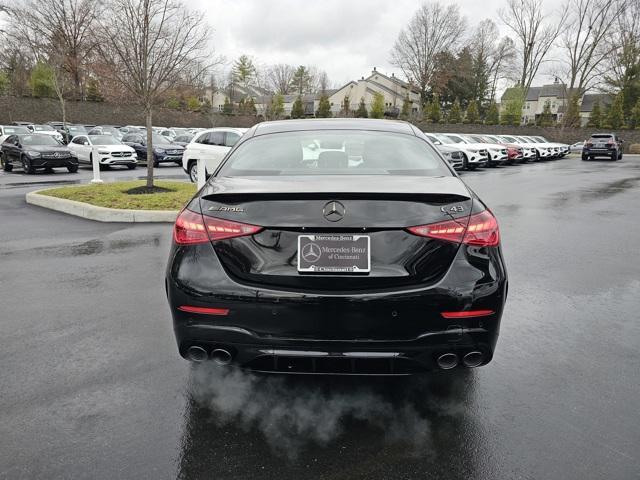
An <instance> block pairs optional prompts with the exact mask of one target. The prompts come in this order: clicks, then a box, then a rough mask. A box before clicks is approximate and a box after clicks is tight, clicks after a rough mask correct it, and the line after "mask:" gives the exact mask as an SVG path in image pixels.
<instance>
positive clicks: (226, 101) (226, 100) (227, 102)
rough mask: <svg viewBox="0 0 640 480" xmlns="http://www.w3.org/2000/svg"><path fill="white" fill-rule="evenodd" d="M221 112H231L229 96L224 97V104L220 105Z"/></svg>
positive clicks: (228, 113)
mask: <svg viewBox="0 0 640 480" xmlns="http://www.w3.org/2000/svg"><path fill="white" fill-rule="evenodd" d="M222 113H224V114H225V115H231V114H232V113H233V105H232V104H231V101H230V100H229V97H224V105H223V107H222Z"/></svg>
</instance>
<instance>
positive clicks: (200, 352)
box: [187, 345, 208, 362]
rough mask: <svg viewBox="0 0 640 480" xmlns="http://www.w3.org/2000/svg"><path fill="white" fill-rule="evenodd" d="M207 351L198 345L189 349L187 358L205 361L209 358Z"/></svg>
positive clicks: (194, 360)
mask: <svg viewBox="0 0 640 480" xmlns="http://www.w3.org/2000/svg"><path fill="white" fill-rule="evenodd" d="M207 357H208V355H207V351H206V350H205V349H204V348H202V347H198V346H196V345H194V346H192V347H189V348H188V349H187V358H188V359H189V360H191V361H192V362H204V361H205V360H206V359H207Z"/></svg>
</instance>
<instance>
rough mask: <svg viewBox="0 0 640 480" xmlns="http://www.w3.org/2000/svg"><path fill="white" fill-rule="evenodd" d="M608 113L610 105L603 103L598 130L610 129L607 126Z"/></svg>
mask: <svg viewBox="0 0 640 480" xmlns="http://www.w3.org/2000/svg"><path fill="white" fill-rule="evenodd" d="M609 112H611V104H610V103H607V102H604V107H603V108H602V114H601V117H600V128H611V125H609Z"/></svg>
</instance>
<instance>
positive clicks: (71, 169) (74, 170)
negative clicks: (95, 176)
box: [67, 165, 78, 173]
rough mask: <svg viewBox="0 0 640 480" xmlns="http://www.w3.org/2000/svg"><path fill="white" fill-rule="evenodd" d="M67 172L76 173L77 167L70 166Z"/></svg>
mask: <svg viewBox="0 0 640 480" xmlns="http://www.w3.org/2000/svg"><path fill="white" fill-rule="evenodd" d="M67 170H68V171H69V173H76V172H77V171H78V166H77V165H70V166H68V167H67Z"/></svg>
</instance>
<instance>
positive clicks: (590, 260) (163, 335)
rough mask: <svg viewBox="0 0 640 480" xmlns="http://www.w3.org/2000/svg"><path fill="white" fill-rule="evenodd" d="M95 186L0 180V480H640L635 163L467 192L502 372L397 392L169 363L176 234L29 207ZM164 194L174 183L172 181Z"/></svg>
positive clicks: (397, 382)
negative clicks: (488, 252)
mask: <svg viewBox="0 0 640 480" xmlns="http://www.w3.org/2000/svg"><path fill="white" fill-rule="evenodd" d="M144 173H145V172H144V171H143V170H135V171H128V170H118V171H116V170H111V171H107V172H103V174H102V176H103V178H105V179H107V180H109V179H113V178H119V179H132V178H138V177H142V176H143V175H144ZM90 176H91V172H90V171H89V170H87V169H81V171H80V172H79V173H77V174H68V173H66V172H65V173H61V172H60V173H55V174H51V175H49V174H38V175H30V176H27V175H23V174H21V173H20V174H18V173H12V174H6V173H4V172H0V215H1V216H2V218H3V225H2V228H1V229H0V265H1V269H0V275H1V276H0V278H1V280H0V282H1V284H2V288H1V290H0V312H2V313H1V317H2V321H1V323H0V324H1V326H2V335H1V336H0V344H1V346H0V358H1V365H2V370H1V373H0V384H1V385H2V388H1V391H2V395H0V477H1V478H11V479H19V478H29V479H36V478H43V479H44V478H47V479H48V478H94V479H102V478H104V479H107V478H108V479H112V478H176V477H178V478H185V479H186V478H216V479H233V478H283V479H286V478H291V479H300V478H325V479H354V478H406V479H412V478H433V479H437V478H443V479H445V478H446V479H458V478H459V479H470V478H474V479H497V478H522V479H542V478H576V479H602V478H607V479H630V478H637V477H638V476H639V475H640V455H639V453H638V452H639V449H638V444H640V416H639V415H638V409H639V407H640V400H639V398H640V376H639V374H638V372H639V371H640V355H639V354H638V339H639V338H640V322H638V298H640V266H639V262H638V259H637V257H638V243H639V240H640V222H639V221H638V220H639V218H640V216H639V214H638V206H639V205H640V156H637V155H625V156H624V159H623V160H621V161H618V162H611V161H590V162H583V161H581V160H580V159H579V158H578V157H577V156H575V155H572V156H570V157H568V158H565V159H561V160H557V161H550V162H541V163H535V164H527V165H515V166H510V167H499V168H494V169H482V170H478V171H475V172H464V173H462V174H461V176H462V177H463V178H464V180H465V181H466V182H467V183H468V184H469V186H470V187H471V188H473V189H474V190H475V191H476V192H477V193H478V194H479V195H480V196H481V197H482V198H483V200H484V201H486V202H487V203H488V205H489V206H490V207H491V209H492V210H493V212H494V213H495V214H496V216H497V218H498V220H499V222H500V227H501V233H502V242H503V250H504V254H505V257H506V263H507V267H508V271H509V281H510V289H509V299H508V302H507V304H506V310H505V313H504V316H503V320H502V330H501V337H500V340H499V343H498V347H497V351H496V356H495V358H494V360H493V361H492V363H490V364H489V365H487V366H485V367H482V368H479V369H476V370H464V371H463V370H460V371H456V372H455V373H453V374H452V373H450V372H438V373H434V374H429V375H421V376H415V377H403V378H394V379H385V378H379V379H361V378H356V379H354V378H346V379H345V378H336V377H327V378H322V377H304V378H299V377H295V378H289V377H287V378H282V377H265V376H253V375H247V374H243V373H240V372H226V371H221V370H219V369H215V368H212V367H209V366H196V367H194V366H192V365H190V364H189V363H188V362H186V361H184V360H183V359H181V358H180V357H179V356H178V353H177V351H176V346H175V344H174V336H173V332H172V326H171V318H170V313H169V310H168V307H167V303H166V299H165V293H164V286H163V279H164V268H165V265H166V260H167V252H168V249H169V245H170V239H171V226H170V225H168V224H155V225H154V224H149V225H131V224H102V223H97V222H92V221H87V220H83V219H80V218H75V217H71V216H67V215H64V214H59V213H57V212H52V211H49V210H45V209H41V208H38V207H33V206H28V205H27V204H26V203H25V201H24V195H25V193H26V192H28V191H30V190H34V189H37V188H43V187H44V186H47V185H50V184H52V183H54V182H79V181H87V180H88V178H90ZM158 177H166V178H182V179H185V180H186V175H185V174H184V172H183V171H182V169H180V168H179V167H160V169H159V170H158Z"/></svg>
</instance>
